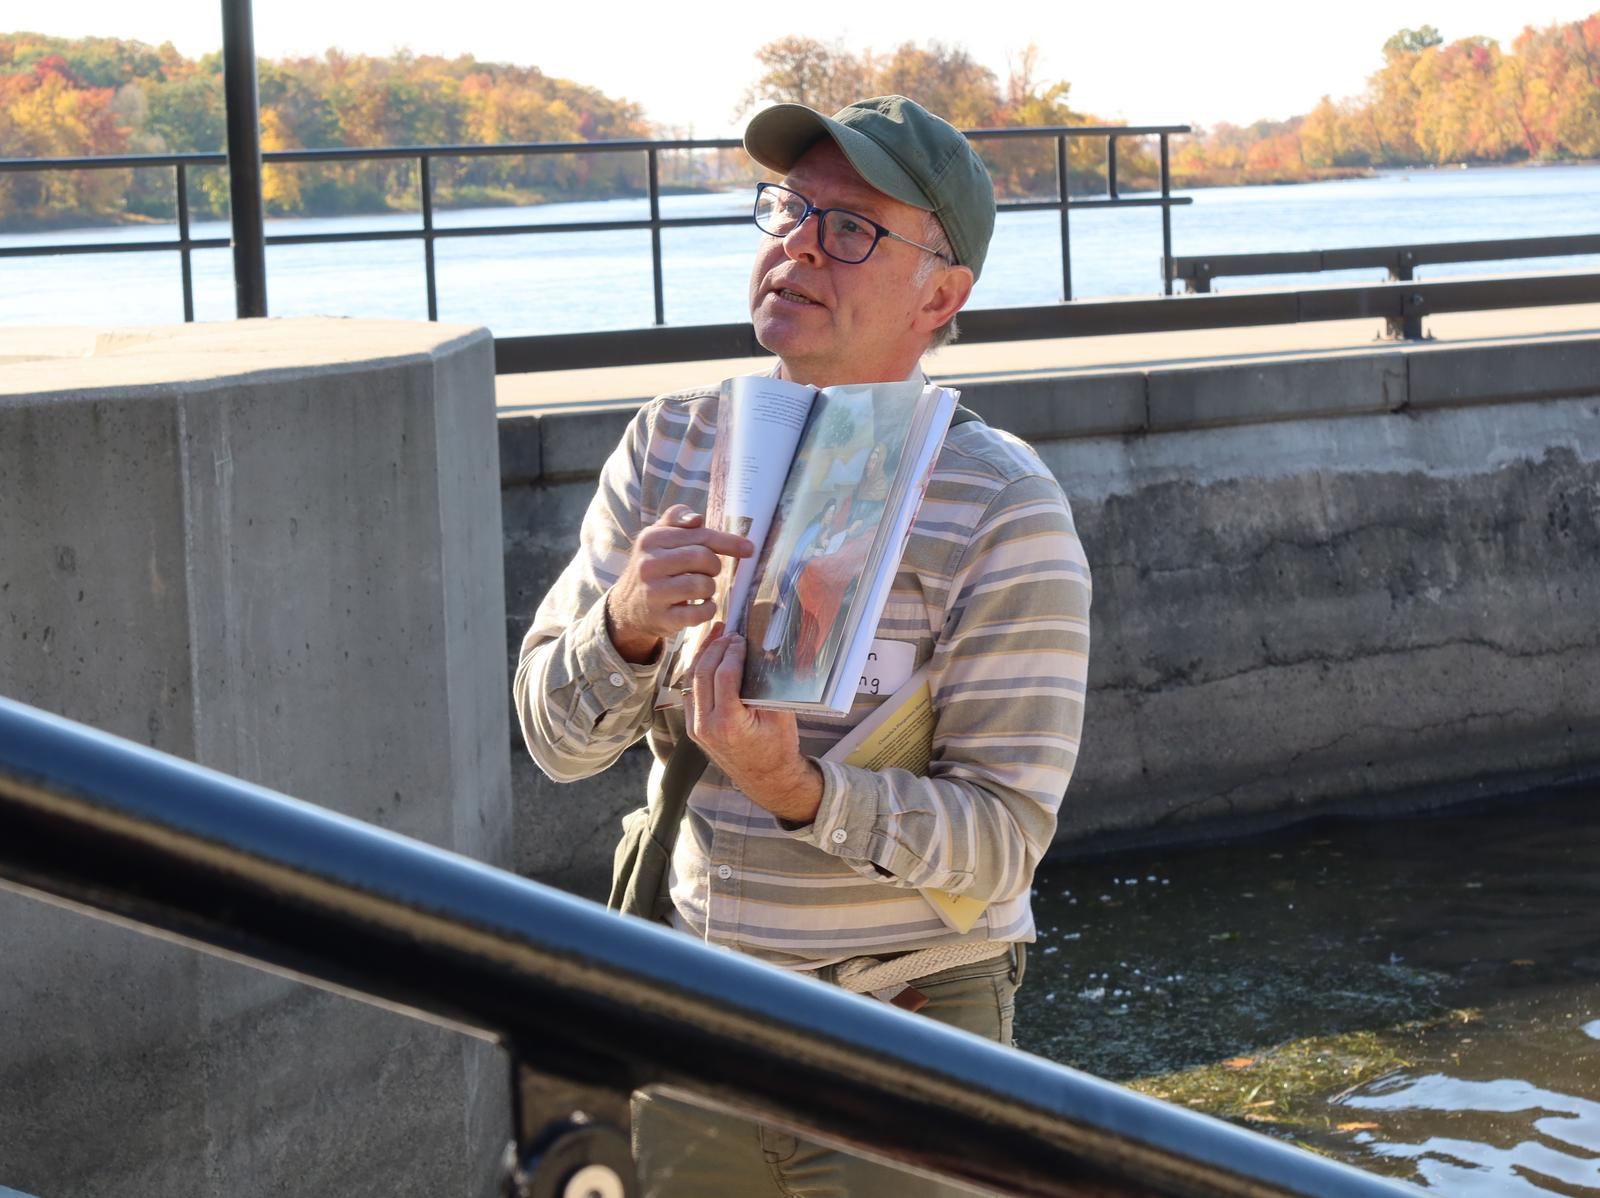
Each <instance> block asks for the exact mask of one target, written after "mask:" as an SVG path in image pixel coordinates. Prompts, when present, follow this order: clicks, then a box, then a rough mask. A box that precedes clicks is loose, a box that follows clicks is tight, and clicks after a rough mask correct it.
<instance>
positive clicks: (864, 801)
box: [790, 758, 884, 861]
mask: <svg viewBox="0 0 1600 1198" xmlns="http://www.w3.org/2000/svg"><path fill="white" fill-rule="evenodd" d="M813 760H815V761H816V763H817V766H818V767H819V768H820V769H821V770H822V803H821V805H819V806H818V807H817V814H816V817H815V818H814V819H813V820H812V821H811V822H810V823H809V824H806V825H804V826H802V827H799V828H796V829H794V830H793V831H792V832H791V833H790V835H791V836H793V837H795V838H796V839H797V840H803V841H805V842H806V843H807V844H811V845H815V846H816V847H817V848H819V849H821V850H822V851H823V852H825V853H832V854H833V855H834V856H835V857H849V858H852V859H854V860H857V861H865V860H868V859H869V858H871V856H872V849H873V847H874V840H875V830H876V828H877V823H878V806H879V803H878V800H879V795H878V788H879V787H881V786H882V785H884V783H883V779H881V778H880V777H879V776H878V775H877V774H876V773H874V772H873V771H871V770H863V769H858V768H856V767H853V766H848V765H845V764H843V763H842V762H838V761H826V760H824V759H822V758H814V759H813ZM869 791H870V793H867V792H869Z"/></svg>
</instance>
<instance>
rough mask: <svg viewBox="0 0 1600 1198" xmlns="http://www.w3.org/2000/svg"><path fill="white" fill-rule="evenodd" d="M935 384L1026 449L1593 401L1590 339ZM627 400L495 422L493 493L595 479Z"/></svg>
mask: <svg viewBox="0 0 1600 1198" xmlns="http://www.w3.org/2000/svg"><path fill="white" fill-rule="evenodd" d="M942 381H943V382H946V383H948V384H949V385H950V386H952V387H958V388H960V389H961V392H962V395H963V397H964V399H965V402H966V403H967V404H968V406H970V407H972V408H973V409H974V410H976V411H977V412H979V413H980V414H981V415H982V416H983V417H984V418H985V419H986V420H988V421H989V423H991V424H993V425H995V426H996V427H998V428H1003V429H1006V430H1007V431H1008V432H1012V433H1015V434H1016V435H1017V436H1019V437H1022V438H1023V439H1024V440H1027V441H1032V442H1035V443H1038V442H1044V441H1058V440H1069V439H1073V438H1081V437H1106V436H1126V435H1130V434H1136V433H1144V432H1150V433H1172V432H1182V431H1184V430H1188V429H1204V428H1221V427H1225V426H1228V425H1248V424H1266V423H1282V422H1292V421H1297V420H1320V419H1324V418H1326V417H1330V416H1339V417H1352V416H1363V415H1372V414H1376V413H1382V412H1399V411H1404V410H1406V409H1408V408H1418V409H1420V408H1448V407H1461V406H1467V405H1472V404H1484V403H1506V404H1509V403H1522V402H1533V401H1537V400H1542V399H1551V398H1564V397H1574V396H1583V395H1594V394H1600V337H1595V336H1590V335H1579V336H1571V335H1568V336H1557V337H1549V338H1529V339H1527V340H1519V341H1513V342H1503V343H1499V344H1494V345H1471V346H1453V347H1449V348H1444V347H1437V346H1431V345H1422V346H1410V345H1404V346H1402V345H1393V344H1387V343H1386V344H1382V345H1378V346H1374V347H1373V348H1372V349H1369V350H1356V351H1350V352H1345V353H1339V354H1317V355H1311V356H1306V357H1294V358H1275V359H1270V360H1263V359H1253V360H1247V361H1238V362H1224V363H1218V364H1208V365H1195V366H1165V367H1149V368H1142V369H1135V370H1119V371H1101V372H1096V373H1092V374H1086V373H1079V374H1073V373H1063V374H1058V375H1053V376H1042V375H1029V376H1028V377H1024V378H1008V377H982V376H977V377H967V378H963V377H960V376H954V375H952V376H948V377H945V378H944V379H942ZM638 406H639V405H638V403H637V402H636V401H633V400H619V401H618V402H617V403H616V404H615V405H605V406H601V407H596V408H590V409H587V410H581V411H573V410H563V411H553V412H546V413H539V414H527V413H526V412H523V413H519V414H517V415H510V416H503V417H502V418H501V420H500V435H501V451H500V452H501V471H502V481H503V485H505V486H523V485H527V486H534V485H538V484H539V483H540V482H542V481H561V480H567V479H579V478H593V477H595V475H596V474H598V472H599V470H600V467H601V465H602V464H603V463H604V462H605V459H606V457H607V455H608V454H609V453H610V452H611V449H612V448H613V447H614V446H615V445H616V442H617V439H618V438H619V437H620V436H621V435H622V430H623V429H624V428H625V427H626V425H627V422H628V420H629V419H630V418H631V417H632V414H633V413H634V411H636V410H637V408H638Z"/></svg>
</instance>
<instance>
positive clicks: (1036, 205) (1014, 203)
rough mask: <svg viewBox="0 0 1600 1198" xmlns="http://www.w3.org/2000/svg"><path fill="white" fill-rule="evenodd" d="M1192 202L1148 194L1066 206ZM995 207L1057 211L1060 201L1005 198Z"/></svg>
mask: <svg viewBox="0 0 1600 1198" xmlns="http://www.w3.org/2000/svg"><path fill="white" fill-rule="evenodd" d="M1192 203H1194V199H1193V198H1192V197H1190V196H1150V197H1140V198H1137V199H1127V198H1125V197H1118V198H1117V199H1115V200H1069V201H1067V207H1068V208H1071V209H1073V210H1074V211H1076V210H1077V209H1079V208H1154V207H1160V206H1161V205H1163V204H1164V205H1167V206H1168V207H1172V206H1177V205H1183V204H1192ZM995 208H996V209H997V210H998V212H999V214H1000V215H1002V216H1003V215H1004V214H1005V213H1007V212H1057V211H1059V210H1060V208H1061V201H1060V200H1006V201H1004V202H1002V203H999V204H996V205H995Z"/></svg>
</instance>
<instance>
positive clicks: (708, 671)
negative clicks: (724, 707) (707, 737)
mask: <svg viewBox="0 0 1600 1198" xmlns="http://www.w3.org/2000/svg"><path fill="white" fill-rule="evenodd" d="M712 631H713V632H716V633H720V632H721V631H722V630H721V628H713V629H712ZM727 651H728V638H727V637H724V636H720V635H718V636H713V637H711V638H710V639H708V640H707V641H706V643H705V645H704V646H703V647H702V648H701V650H700V653H699V655H698V656H697V657H696V658H695V659H694V665H693V666H691V667H690V669H689V695H688V698H687V700H686V701H685V703H684V712H685V719H686V720H687V728H688V732H689V735H690V736H691V737H692V738H694V739H695V740H696V741H699V740H700V739H701V737H702V736H703V735H704V733H705V730H706V726H707V724H708V723H710V721H711V720H712V718H713V715H714V713H715V710H716V705H717V703H716V673H717V668H718V667H719V666H721V664H722V659H723V656H724V655H725V654H726V653H727Z"/></svg>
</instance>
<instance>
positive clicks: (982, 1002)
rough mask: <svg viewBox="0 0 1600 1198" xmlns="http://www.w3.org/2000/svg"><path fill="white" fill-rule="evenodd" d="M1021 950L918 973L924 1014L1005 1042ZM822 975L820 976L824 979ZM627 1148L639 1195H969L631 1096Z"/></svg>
mask: <svg viewBox="0 0 1600 1198" xmlns="http://www.w3.org/2000/svg"><path fill="white" fill-rule="evenodd" d="M1022 962H1023V949H1022V946H1021V945H1018V946H1016V948H1015V950H1014V951H1013V952H1012V953H1010V954H1005V955H1002V956H999V957H996V958H994V959H993V960H989V961H979V962H977V963H975V964H972V965H958V966H956V967H955V968H954V969H947V970H944V971H943V972H941V973H936V974H933V975H932V976H930V977H928V978H925V979H921V980H919V981H918V982H917V983H916V986H917V989H919V990H921V991H922V992H923V993H924V994H926V995H927V996H928V1004H927V1005H926V1006H925V1007H923V1008H922V1010H921V1011H920V1012H919V1013H918V1016H919V1017H920V1018H931V1019H936V1020H938V1021H939V1022H940V1023H946V1024H949V1025H950V1026H952V1027H958V1028H961V1029H962V1030H963V1031H968V1032H973V1033H976V1034H977V1035H980V1036H984V1037H987V1038H988V1039H990V1040H997V1041H999V1042H1000V1043H1001V1044H1007V1045H1009V1044H1010V1043H1011V1024H1012V1017H1013V1014H1014V1012H1015V1009H1016V1008H1015V1002H1016V993H1017V986H1018V985H1019V984H1020V983H1021V981H1022ZM823 976H824V977H826V974H824V975H823ZM633 1150H634V1157H635V1158H636V1160H637V1161H638V1165H639V1177H640V1181H641V1183H642V1193H643V1194H644V1195H645V1198H958V1196H959V1198H971V1195H973V1194H976V1193H978V1192H979V1191H977V1190H972V1189H968V1188H966V1187H963V1186H958V1185H955V1184H953V1183H949V1182H932V1181H928V1180H926V1179H924V1178H921V1177H917V1176H915V1175H913V1174H909V1173H903V1172H901V1171H899V1170H897V1169H894V1168H892V1167H890V1166H887V1165H881V1164H878V1163H876V1162H874V1161H866V1160H862V1159H861V1158H859V1157H856V1156H852V1155H850V1154H849V1153H847V1152H843V1151H840V1150H839V1149H836V1148H828V1147H825V1146H823V1145H821V1144H813V1143H810V1142H808V1141H806V1140H801V1139H798V1138H796V1137H795V1136H792V1135H790V1134H789V1133H788V1132H785V1131H780V1130H778V1129H777V1128H774V1127H765V1126H762V1125H760V1124H758V1123H753V1122H751V1121H750V1120H748V1119H741V1118H739V1117H737V1116H734V1115H725V1114H722V1113H720V1112H714V1111H708V1110H705V1109H704V1108H702V1107H697V1106H692V1105H690V1104H689V1103H685V1102H680V1101H678V1100H677V1099H674V1098H668V1097H663V1096H653V1095H648V1094H643V1093H640V1094H635V1095H634V1100H633Z"/></svg>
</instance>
